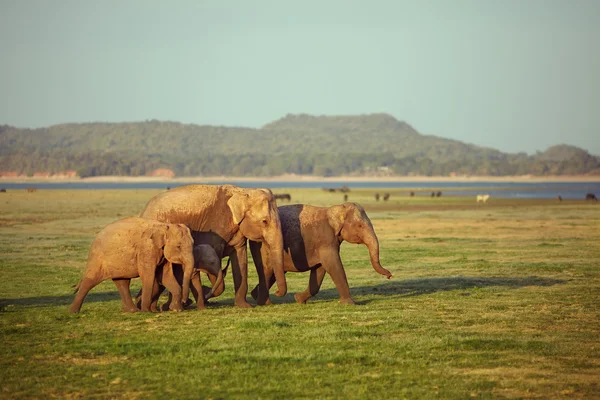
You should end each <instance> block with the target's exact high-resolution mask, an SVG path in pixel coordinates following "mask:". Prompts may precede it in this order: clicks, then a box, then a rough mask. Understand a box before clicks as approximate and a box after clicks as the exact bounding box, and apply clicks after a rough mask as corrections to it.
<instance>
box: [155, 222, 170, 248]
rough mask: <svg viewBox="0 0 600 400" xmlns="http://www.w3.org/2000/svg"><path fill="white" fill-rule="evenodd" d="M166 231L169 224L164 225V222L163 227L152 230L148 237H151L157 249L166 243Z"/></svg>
mask: <svg viewBox="0 0 600 400" xmlns="http://www.w3.org/2000/svg"><path fill="white" fill-rule="evenodd" d="M168 232H169V225H166V224H165V226H164V228H162V229H156V230H155V231H154V232H152V235H151V236H150V237H151V239H152V242H154V246H155V247H156V248H157V249H162V248H163V247H165V245H166V244H167V235H168Z"/></svg>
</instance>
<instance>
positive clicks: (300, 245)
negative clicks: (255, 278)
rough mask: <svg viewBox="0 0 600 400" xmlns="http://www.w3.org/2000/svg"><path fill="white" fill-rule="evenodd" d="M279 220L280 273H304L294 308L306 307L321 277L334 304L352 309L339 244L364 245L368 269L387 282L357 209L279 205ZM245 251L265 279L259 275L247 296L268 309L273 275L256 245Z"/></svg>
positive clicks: (374, 240) (372, 238) (361, 211)
mask: <svg viewBox="0 0 600 400" xmlns="http://www.w3.org/2000/svg"><path fill="white" fill-rule="evenodd" d="M279 219H280V221H281V229H282V231H283V244H284V249H285V252H284V258H283V266H284V268H285V271H286V272H288V271H289V272H305V271H310V281H309V285H308V288H307V289H306V290H305V291H304V292H300V293H296V295H295V296H294V298H295V299H296V301H297V302H298V303H306V301H307V300H308V299H309V298H311V297H312V296H314V295H316V294H317V293H318V292H319V289H320V287H321V283H322V282H323V277H324V276H325V272H327V273H328V274H329V276H331V279H332V280H333V283H334V284H335V287H336V288H337V290H338V292H339V294H340V302H341V303H344V304H354V300H353V299H352V297H351V296H350V288H349V287H348V280H347V278H346V272H345V271H344V266H343V264H342V260H341V259H340V245H341V244H342V242H343V241H344V240H345V241H347V242H350V243H355V244H364V245H366V246H367V248H368V250H369V256H370V260H371V265H372V267H373V269H374V270H375V271H376V272H377V273H379V274H381V275H383V276H385V277H386V278H388V279H389V278H391V277H392V274H391V273H390V271H388V270H387V269H385V268H383V267H382V266H381V263H380V261H379V241H378V239H377V235H376V234H375V231H374V229H373V224H372V223H371V220H370V219H369V217H368V216H367V214H366V212H365V210H364V209H363V208H362V207H361V206H360V205H358V204H356V203H344V204H340V205H335V206H332V207H314V206H309V205H303V204H295V205H290V206H281V207H279ZM250 251H251V252H252V257H253V259H254V262H255V263H256V264H257V265H261V266H262V268H257V271H259V270H260V271H264V274H265V275H264V276H262V277H261V276H260V275H259V284H258V285H257V286H256V287H255V288H254V290H253V291H252V296H253V297H254V298H255V299H257V303H258V304H269V303H270V300H269V291H268V289H269V288H270V287H271V286H272V285H273V272H272V270H271V268H270V266H269V261H268V257H265V256H266V255H267V253H266V252H265V251H264V249H263V248H262V246H261V244H260V243H256V242H250ZM265 285H266V286H265Z"/></svg>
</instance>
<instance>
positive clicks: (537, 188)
mask: <svg viewBox="0 0 600 400" xmlns="http://www.w3.org/2000/svg"><path fill="white" fill-rule="evenodd" d="M191 183H199V182H197V181H196V182H136V183H130V182H118V183H114V182H43V183H41V182H36V183H9V182H0V187H1V188H5V189H6V190H7V191H9V190H24V189H26V188H28V187H31V186H35V187H36V188H38V189H88V190H90V189H91V190H93V189H164V188H166V187H167V186H169V187H171V188H174V187H177V186H183V185H188V184H191ZM211 183H214V184H220V183H230V184H233V185H237V186H241V187H248V188H255V187H268V188H271V189H273V190H276V189H280V188H339V187H342V186H344V185H346V186H348V187H349V188H350V189H352V188H371V189H384V188H391V189H402V188H404V189H407V191H408V189H411V190H415V191H416V192H417V193H416V195H417V196H424V195H427V194H428V192H429V191H432V190H435V191H437V190H441V191H442V193H443V195H461V196H474V195H476V194H479V193H487V194H490V195H492V196H493V197H499V198H530V199H551V198H555V197H556V196H558V195H560V196H562V198H563V199H584V198H585V195H586V193H595V194H596V196H598V197H600V182H545V183H524V182H519V183H511V182H508V183H505V182H344V181H337V182H335V181H333V182H332V181H328V182H289V181H256V182H236V181H230V182H211ZM459 188H460V189H463V190H457V189H459ZM499 188H502V190H497V189H499ZM464 189H466V190H464ZM469 189H472V190H469ZM494 189H496V190H494ZM423 192H427V193H423Z"/></svg>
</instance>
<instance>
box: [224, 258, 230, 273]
mask: <svg viewBox="0 0 600 400" xmlns="http://www.w3.org/2000/svg"><path fill="white" fill-rule="evenodd" d="M230 262H231V257H228V258H227V264H225V268H223V278H225V276H226V275H227V268H229V263H230Z"/></svg>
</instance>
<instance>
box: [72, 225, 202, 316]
mask: <svg viewBox="0 0 600 400" xmlns="http://www.w3.org/2000/svg"><path fill="white" fill-rule="evenodd" d="M193 245H194V242H193V239H192V235H191V233H190V230H189V229H188V228H187V227H186V226H185V225H183V224H165V223H162V222H158V221H153V220H148V219H144V218H138V217H130V218H124V219H120V220H118V221H116V222H113V223H111V224H109V225H107V226H106V227H104V228H103V229H102V230H101V231H100V233H98V235H97V236H96V238H95V239H94V241H93V242H92V246H91V248H90V251H89V254H88V261H87V266H86V269H85V272H84V273H83V278H82V279H81V280H80V281H79V283H78V284H77V286H76V288H75V293H77V295H76V296H75V300H73V304H72V305H71V308H69V312H72V313H75V312H79V310H80V309H81V304H82V303H83V300H84V298H85V296H86V295H87V294H88V292H89V291H90V289H92V288H93V287H94V286H96V285H97V284H99V283H100V282H102V281H105V280H106V279H112V280H113V282H114V283H115V285H116V286H117V289H118V290H119V293H120V295H121V302H122V304H123V311H127V312H134V311H137V307H136V306H135V305H134V304H133V300H132V299H131V293H130V292H129V283H130V281H131V278H137V277H140V278H141V279H142V287H143V288H144V289H145V291H144V294H143V296H142V311H150V303H151V294H152V286H153V285H154V279H155V274H156V268H157V266H158V265H159V264H160V263H161V261H162V260H163V258H164V259H166V260H167V261H169V262H171V263H176V264H181V265H182V266H183V290H182V288H181V286H179V285H171V284H169V290H170V291H171V292H172V293H173V296H174V298H175V300H174V304H173V309H174V310H177V311H181V310H182V307H181V298H182V295H183V296H184V298H187V296H188V293H189V287H190V279H191V276H192V271H193V269H194V254H193Z"/></svg>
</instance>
